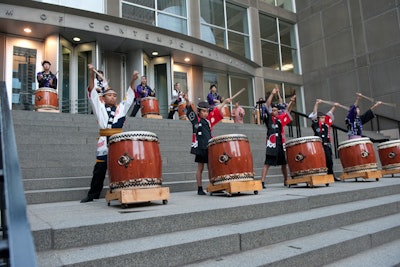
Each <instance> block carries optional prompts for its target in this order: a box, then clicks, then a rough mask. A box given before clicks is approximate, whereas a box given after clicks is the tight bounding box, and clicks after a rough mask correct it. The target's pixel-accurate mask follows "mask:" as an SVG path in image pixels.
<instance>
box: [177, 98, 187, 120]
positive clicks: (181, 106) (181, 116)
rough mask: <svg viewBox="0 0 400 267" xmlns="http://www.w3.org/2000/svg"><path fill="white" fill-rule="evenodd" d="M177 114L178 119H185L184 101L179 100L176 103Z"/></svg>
mask: <svg viewBox="0 0 400 267" xmlns="http://www.w3.org/2000/svg"><path fill="white" fill-rule="evenodd" d="M178 115H179V119H180V120H187V119H188V118H187V116H186V102H184V101H181V102H180V103H179V105H178Z"/></svg>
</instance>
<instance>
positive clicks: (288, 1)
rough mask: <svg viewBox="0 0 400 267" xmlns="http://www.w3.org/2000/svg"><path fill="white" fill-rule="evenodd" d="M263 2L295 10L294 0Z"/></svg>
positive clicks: (267, 0)
mask: <svg viewBox="0 0 400 267" xmlns="http://www.w3.org/2000/svg"><path fill="white" fill-rule="evenodd" d="M262 1H263V2H265V3H267V4H270V5H273V6H277V7H280V8H283V9H286V10H289V11H292V12H294V3H293V1H294V0H262Z"/></svg>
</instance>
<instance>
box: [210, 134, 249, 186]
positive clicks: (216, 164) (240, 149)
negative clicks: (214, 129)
mask: <svg viewBox="0 0 400 267" xmlns="http://www.w3.org/2000/svg"><path fill="white" fill-rule="evenodd" d="M208 168H209V177H210V183H211V184H213V185H216V184H221V183H229V182H233V181H249V180H253V179H254V171H253V156H252V154H251V150H250V144H249V141H248V138H247V137H246V136H245V135H243V134H227V135H221V136H217V137H214V138H211V139H210V140H209V141H208Z"/></svg>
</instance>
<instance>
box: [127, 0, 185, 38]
mask: <svg viewBox="0 0 400 267" xmlns="http://www.w3.org/2000/svg"><path fill="white" fill-rule="evenodd" d="M121 7H122V17H123V18H126V19H130V20H136V21H140V22H143V23H146V24H150V25H155V26H158V27H160V28H164V29H168V30H171V31H175V32H180V33H183V34H188V26H187V8H186V0H157V1H148V0H122V1H121ZM156 19H157V20H156Z"/></svg>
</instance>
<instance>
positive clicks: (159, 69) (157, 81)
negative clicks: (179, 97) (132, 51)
mask: <svg viewBox="0 0 400 267" xmlns="http://www.w3.org/2000/svg"><path fill="white" fill-rule="evenodd" d="M151 68H152V69H153V73H154V89H155V92H156V97H157V100H158V105H159V108H160V115H161V116H162V117H163V118H164V119H166V118H167V117H168V112H169V101H170V99H171V84H172V80H171V58H170V57H158V58H155V59H153V60H152V62H151Z"/></svg>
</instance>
